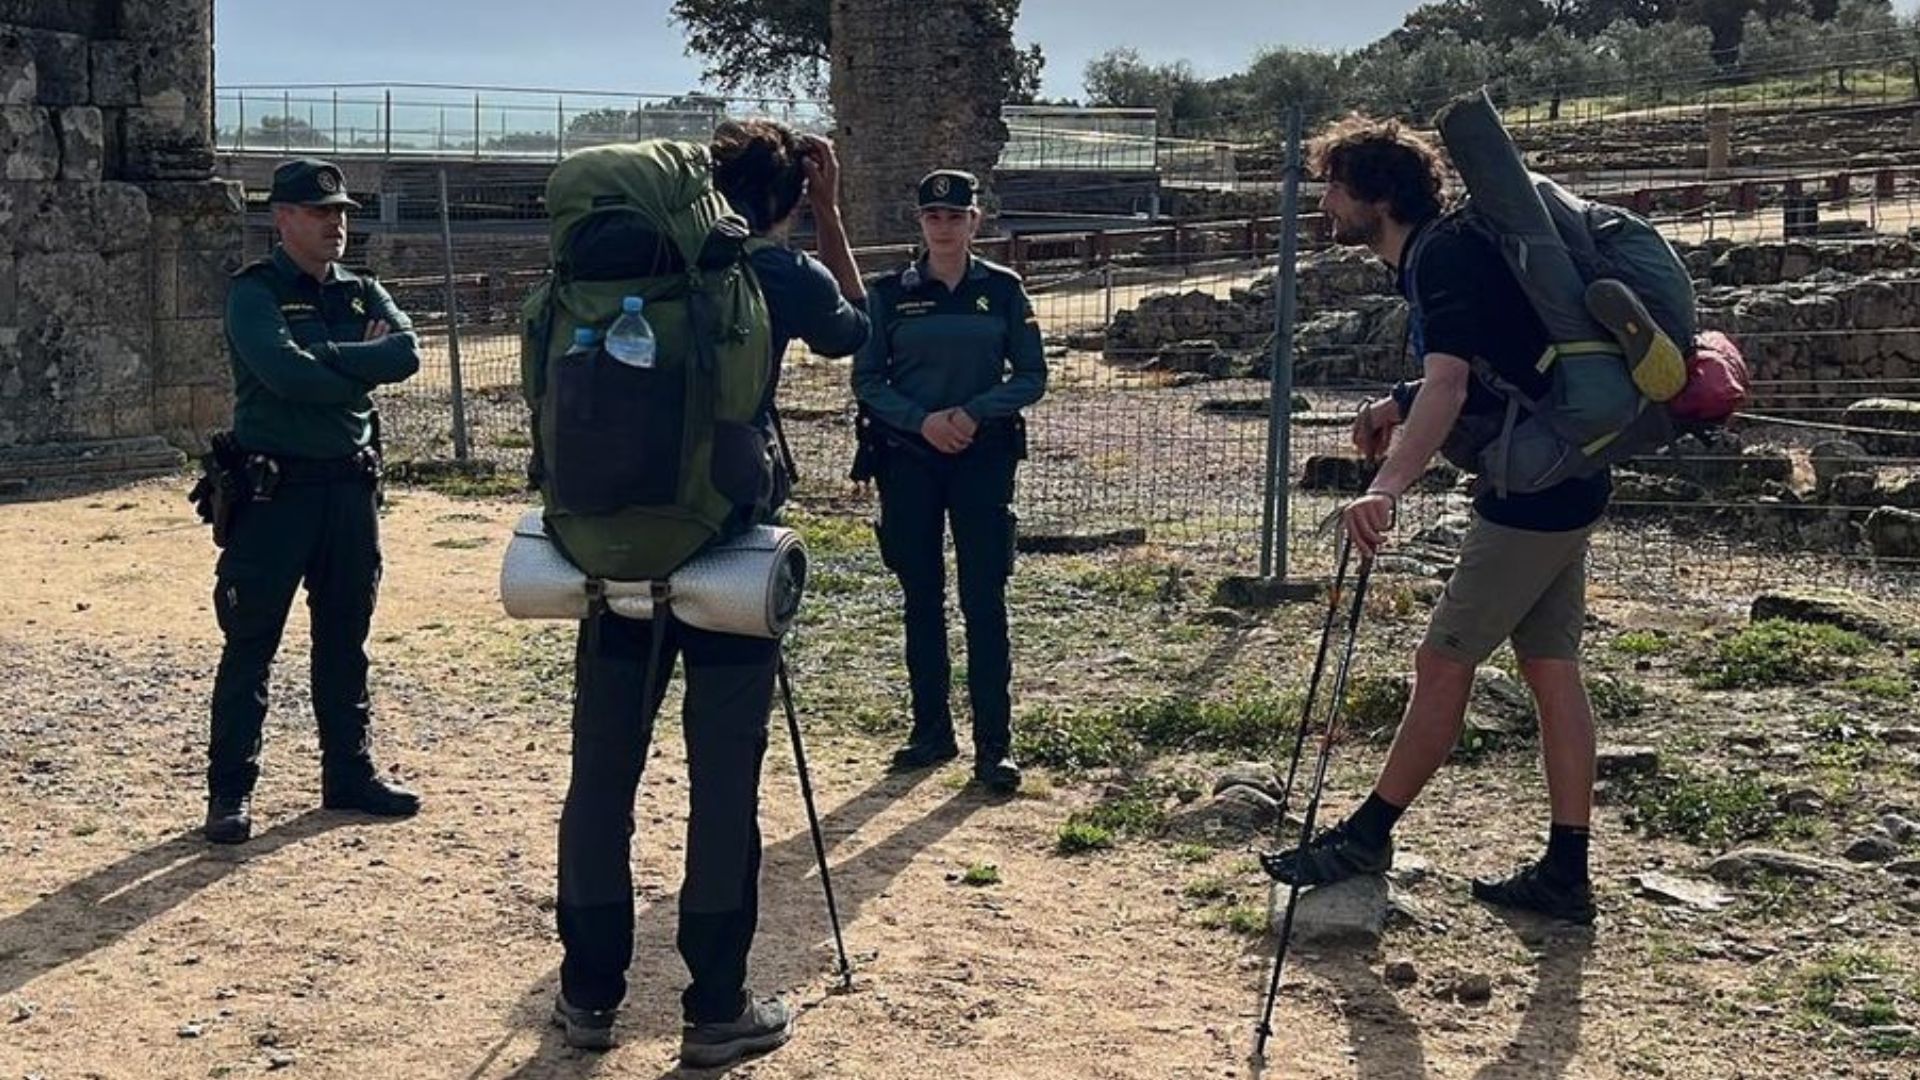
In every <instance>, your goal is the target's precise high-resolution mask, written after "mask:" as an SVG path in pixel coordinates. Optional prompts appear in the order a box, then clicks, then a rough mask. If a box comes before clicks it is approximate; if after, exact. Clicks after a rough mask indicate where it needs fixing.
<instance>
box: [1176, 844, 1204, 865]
mask: <svg viewBox="0 0 1920 1080" xmlns="http://www.w3.org/2000/svg"><path fill="white" fill-rule="evenodd" d="M1169 854H1171V855H1172V856H1173V857H1174V859H1175V860H1177V861H1179V862H1183V863H1186V864H1187V865H1188V866H1193V865H1196V864H1199V863H1203V862H1206V861H1207V860H1209V859H1211V858H1213V849H1212V848H1210V847H1208V846H1207V845H1205V844H1175V845H1174V846H1173V850H1172V851H1171V852H1170V853H1169Z"/></svg>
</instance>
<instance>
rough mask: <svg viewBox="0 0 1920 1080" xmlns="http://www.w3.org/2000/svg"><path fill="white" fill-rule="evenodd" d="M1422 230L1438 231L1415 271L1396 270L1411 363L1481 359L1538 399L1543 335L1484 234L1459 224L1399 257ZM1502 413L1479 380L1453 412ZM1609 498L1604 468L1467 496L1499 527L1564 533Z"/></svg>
mask: <svg viewBox="0 0 1920 1080" xmlns="http://www.w3.org/2000/svg"><path fill="white" fill-rule="evenodd" d="M1428 229H1432V230H1435V231H1434V233H1433V235H1432V236H1431V237H1428V238H1426V239H1425V241H1424V242H1423V243H1421V245H1420V248H1419V251H1418V255H1419V259H1420V263H1419V265H1418V266H1414V267H1408V266H1405V265H1403V266H1402V267H1401V269H1400V292H1401V295H1403V296H1405V297H1407V299H1408V300H1409V301H1410V302H1411V304H1412V312H1411V317H1412V319H1413V322H1412V324H1411V325H1410V328H1409V336H1410V338H1411V339H1412V342H1413V345H1414V351H1415V354H1416V356H1417V357H1419V359H1420V360H1421V361H1422V362H1424V360H1425V358H1426V356H1427V354H1429V353H1446V354H1448V355H1449V356H1457V357H1459V358H1460V359H1462V360H1467V361H1472V360H1474V359H1476V358H1478V359H1483V360H1485V361H1486V362H1487V364H1488V365H1489V366H1490V367H1492V368H1493V370H1494V372H1495V373H1496V374H1498V375H1499V376H1500V378H1502V379H1504V380H1505V381H1507V382H1508V383H1511V384H1512V385H1514V386H1516V387H1518V388H1520V390H1521V391H1522V392H1524V393H1526V394H1527V395H1529V396H1532V397H1538V396H1539V395H1540V394H1542V393H1543V392H1545V390H1546V387H1547V377H1546V376H1545V375H1544V374H1543V373H1541V372H1540V370H1539V369H1538V368H1537V367H1536V366H1535V365H1536V364H1537V363H1538V362H1539V360H1540V356H1541V354H1542V353H1544V352H1546V349H1547V331H1546V328H1545V327H1544V326H1542V325H1541V322H1540V316H1539V315H1538V314H1537V313H1536V312H1535V311H1534V310H1533V305H1532V304H1531V303H1529V302H1528V300H1527V296H1526V293H1524V292H1522V291H1521V289H1520V283H1519V282H1518V281H1516V280H1514V277H1513V272H1512V271H1511V270H1509V269H1508V267H1507V264H1506V261H1505V260H1504V259H1502V258H1501V257H1500V253H1499V251H1497V250H1495V248H1494V246H1493V243H1492V241H1490V240H1489V239H1488V238H1487V237H1486V235H1485V234H1483V233H1481V232H1479V231H1477V230H1475V229H1472V228H1468V227H1465V224H1464V223H1463V222H1462V221H1461V220H1460V219H1459V218H1457V217H1452V218H1441V219H1438V220H1436V221H1434V222H1432V223H1430V224H1428V225H1423V226H1421V227H1420V228H1419V229H1416V230H1415V231H1414V233H1413V235H1412V236H1409V237H1408V238H1407V247H1406V250H1407V251H1409V252H1412V251H1414V244H1415V242H1416V241H1418V240H1420V239H1421V234H1422V233H1424V232H1425V231H1426V230H1428ZM1409 279H1411V280H1409ZM1416 293H1417V295H1416ZM1417 385H1418V384H1417V383H1412V384H1402V385H1401V386H1399V387H1396V388H1395V392H1394V398H1395V399H1396V400H1397V401H1399V402H1400V403H1401V406H1402V409H1403V411H1404V410H1405V408H1406V407H1407V405H1408V404H1409V403H1410V402H1411V401H1412V394H1413V391H1414V389H1415V388H1416V387H1417ZM1506 407H1507V403H1506V398H1505V397H1504V396H1503V395H1502V394H1501V393H1500V392H1499V391H1498V390H1495V389H1493V388H1492V387H1490V386H1488V385H1486V383H1484V382H1482V381H1481V380H1480V379H1479V378H1477V377H1476V378H1474V379H1473V380H1472V381H1471V382H1470V383H1469V385H1468V390H1467V400H1466V404H1464V405H1463V406H1461V410H1460V411H1461V414H1462V415H1463V416H1466V415H1473V416H1479V415H1483V414H1487V413H1502V412H1505V410H1506ZM1612 494H1613V481H1612V478H1611V477H1610V476H1609V474H1608V472H1607V470H1605V469H1602V470H1600V471H1599V472H1597V473H1595V474H1593V475H1592V476H1584V477H1580V478H1578V479H1575V480H1568V481H1566V482H1565V483H1561V484H1556V485H1554V486H1553V487H1550V488H1548V489H1546V490H1545V491H1539V492H1535V493H1533V494H1530V495H1518V494H1511V495H1508V496H1506V497H1505V498H1502V497H1500V496H1499V495H1498V494H1496V493H1495V492H1493V491H1491V490H1488V491H1485V492H1483V493H1481V494H1480V495H1479V496H1478V497H1477V498H1475V499H1474V502H1473V508H1474V510H1475V511H1477V512H1478V513H1479V514H1480V516H1481V517H1484V518H1486V519H1487V520H1488V521H1491V522H1493V523H1495V524H1497V525H1505V526H1508V527H1509V528H1515V529H1530V530H1533V531H1536V532H1566V531H1569V530H1572V529H1583V528H1586V527H1587V526H1588V525H1591V524H1593V523H1594V522H1595V521H1598V520H1599V519H1600V515H1601V514H1603V513H1605V512H1606V509H1607V500H1608V499H1609V498H1610V497H1611V496H1612Z"/></svg>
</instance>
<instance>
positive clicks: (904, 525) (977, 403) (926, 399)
mask: <svg viewBox="0 0 1920 1080" xmlns="http://www.w3.org/2000/svg"><path fill="white" fill-rule="evenodd" d="M978 187H979V184H978V182H977V181H976V180H975V179H974V178H973V176H971V175H969V174H968V173H964V172H960V171H958V170H953V169H941V170H938V171H936V172H933V173H930V174H928V175H927V177H926V178H925V179H924V180H922V181H921V182H920V188H919V210H920V231H921V235H922V237H923V238H924V240H925V249H926V250H925V254H924V256H923V257H921V258H920V259H918V260H917V261H915V262H913V263H911V264H909V265H908V266H906V267H903V268H902V269H900V270H897V271H895V272H893V273H891V274H886V275H883V276H881V277H880V278H878V279H876V280H875V281H874V282H873V283H872V286H871V288H870V290H869V293H868V296H869V300H868V305H869V306H868V314H869V315H870V316H871V318H872V321H873V332H872V335H871V336H870V337H869V338H868V339H867V344H866V347H865V348H863V349H862V350H861V351H860V352H859V354H858V355H857V356H856V357H855V359H854V362H853V391H854V395H855V396H856V397H857V398H858V399H859V401H860V405H861V413H862V420H861V426H862V444H863V449H864V452H865V453H864V456H865V457H866V458H867V460H868V462H869V463H870V464H869V467H868V468H866V469H857V470H856V475H859V474H864V473H870V474H871V475H872V477H873V479H874V480H875V481H876V482H877V483H878V485H879V488H880V522H879V530H878V531H879V536H880V554H881V557H882V558H883V559H884V560H885V562H886V564H887V566H888V568H889V569H891V570H892V571H893V572H894V574H895V575H896V576H898V577H899V579H900V590H901V592H902V593H903V594H904V596H905V600H906V630H907V633H906V637H907V671H908V675H909V679H910V682H911V685H912V690H913V732H912V735H911V736H910V737H909V738H908V741H907V745H906V746H905V747H904V748H903V749H901V750H900V751H899V752H898V753H897V754H895V755H894V766H895V768H899V769H918V768H925V767H927V766H930V765H936V764H939V763H941V762H944V761H949V760H951V759H953V758H954V757H956V756H958V754H959V747H958V746H957V745H956V744H955V741H954V735H953V716H952V713H951V712H950V711H949V708H948V702H947V688H948V683H949V680H950V677H951V665H950V663H949V661H948V659H947V627H946V566H945V559H944V554H943V553H944V547H945V539H946V524H947V522H948V521H949V520H950V521H951V522H952V525H953V546H954V549H955V551H956V552H957V555H958V563H959V574H960V610H961V613H962V614H963V615H964V616H965V619H966V627H967V696H968V698H969V699H970V700H971V702H972V705H973V744H974V770H973V771H974V776H975V777H976V778H978V779H979V780H980V781H982V782H983V783H985V784H986V785H987V786H989V787H991V788H993V789H994V790H996V791H1003V792H1004V791H1012V790H1014V789H1016V788H1018V787H1019V785H1020V770H1019V768H1018V767H1017V766H1016V765H1015V764H1014V761H1013V756H1012V744H1013V732H1012V705H1011V702H1010V700H1009V697H1008V685H1009V683H1010V682H1011V681H1012V661H1011V658H1010V656H1009V649H1008V643H1007V601H1006V586H1007V576H1008V574H1009V573H1011V572H1012V569H1013V547H1014V515H1013V511H1012V509H1011V506H1010V504H1011V503H1012V502H1013V476H1014V469H1015V467H1016V465H1017V463H1018V462H1019V460H1020V459H1021V458H1022V457H1024V456H1025V453H1026V451H1025V430H1024V427H1023V426H1022V424H1021V421H1020V410H1021V409H1022V408H1024V407H1026V406H1028V405H1031V404H1033V403H1034V402H1035V401H1038V400H1039V399H1040V395H1041V393H1042V392H1043V391H1044V390H1045V389H1046V385H1047V364H1046V358H1045V355H1044V353H1043V351H1042V349H1041V344H1040V328H1039V325H1038V324H1037V322H1036V321H1035V319H1034V315H1033V304H1032V302H1031V301H1030V300H1029V299H1028V298H1027V294H1026V290H1025V289H1023V288H1022V287H1021V284H1020V277H1019V275H1018V274H1015V273H1014V272H1013V271H1011V270H1009V269H1007V268H1006V267H1003V266H996V265H994V264H993V263H990V262H987V261H985V260H984V259H980V258H978V257H977V256H975V255H974V254H973V253H972V250H971V246H970V245H971V243H972V240H973V237H974V234H975V233H976V232H977V231H978V230H979V228H980V208H979V206H978V204H977V202H976V199H975V193H976V191H977V189H978Z"/></svg>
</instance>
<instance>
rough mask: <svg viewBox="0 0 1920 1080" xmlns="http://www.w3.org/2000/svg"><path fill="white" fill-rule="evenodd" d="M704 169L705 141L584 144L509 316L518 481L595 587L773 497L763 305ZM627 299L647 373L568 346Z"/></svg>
mask: <svg viewBox="0 0 1920 1080" xmlns="http://www.w3.org/2000/svg"><path fill="white" fill-rule="evenodd" d="M712 171H713V170H712V160H711V157H710V156H709V154H708V151H707V148H706V147H705V146H702V145H699V144H695V143H682V142H669V141H665V140H656V141H651V142H643V143H630V144H624V145H618V146H600V147H594V148H592V149H588V150H581V151H579V152H577V153H574V154H571V155H569V156H568V157H567V158H566V159H565V160H563V161H561V162H560V164H559V165H558V166H557V167H555V169H554V171H553V174H552V176H551V177H550V178H549V179H548V181H547V213H548V215H549V216H550V218H551V243H552V253H551V258H552V266H551V273H550V275H549V277H548V279H547V281H546V282H545V283H543V284H542V285H541V286H540V287H539V288H537V289H536V290H534V292H533V294H532V295H531V296H529V297H528V298H527V301H526V303H525V305H524V307H523V309H522V314H523V316H524V320H523V333H522V337H521V387H522V391H523V392H524V393H525V395H526V398H527V404H528V405H529V406H530V408H531V412H532V416H533V461H532V464H531V466H530V468H529V475H530V478H531V479H532V480H533V482H534V484H535V485H536V486H537V487H538V488H539V490H540V494H541V496H542V498H543V500H544V501H545V504H546V523H547V533H548V535H549V536H550V537H552V539H553V541H554V542H555V543H556V544H557V545H558V546H559V547H560V549H561V551H562V552H564V553H565V554H566V556H567V558H568V559H569V560H570V561H572V562H573V564H574V565H575V566H577V567H579V568H580V569H581V570H582V571H584V572H585V573H586V574H587V575H588V576H589V577H592V578H598V579H602V580H614V581H641V580H662V579H664V578H665V577H666V575H668V574H669V573H671V572H672V571H673V570H674V569H676V568H677V567H679V566H680V564H682V563H684V562H685V561H686V560H687V559H689V558H690V557H692V556H693V555H694V554H695V553H696V552H698V551H699V550H700V549H701V548H703V547H705V546H706V545H707V544H709V543H711V542H712V541H714V540H715V539H718V538H721V537H724V536H726V535H728V534H730V533H733V532H736V531H739V530H743V529H745V528H748V527H750V526H752V525H754V524H757V523H758V521H759V520H760V519H761V518H762V517H763V516H764V513H765V508H766V506H767V503H768V500H769V499H770V497H771V493H772V486H773V485H772V472H771V457H770V455H769V449H768V445H767V440H766V438H765V437H764V435H763V434H762V432H761V430H760V429H759V428H758V427H757V426H756V420H757V419H758V416H759V414H760V413H761V411H762V410H763V409H764V407H765V402H766V397H767V393H768V386H769V382H770V380H771V377H772V356H771V350H770V345H771V339H770V329H769V325H768V321H767V304H766V299H765V297H764V296H763V295H762V294H761V291H760V286H759V283H758V281H757V280H756V279H755V278H754V275H753V272H752V270H751V269H750V268H749V267H748V264H747V261H746V255H745V243H746V240H747V232H748V230H747V225H746V222H745V221H743V220H742V219H741V218H740V217H739V216H738V215H737V214H735V213H734V212H733V210H732V209H731V208H730V207H729V206H728V204H727V201H726V199H725V197H724V196H722V195H721V194H720V193H719V192H717V191H715V190H714V188H713V182H712ZM628 296H639V297H641V298H643V299H644V301H645V310H644V314H645V317H646V319H647V321H648V322H649V323H650V324H651V325H652V327H653V332H654V336H655V338H656V340H657V350H658V351H657V356H656V360H655V365H654V366H653V367H652V368H647V369H641V368H633V367H629V366H627V365H625V364H622V363H620V362H619V361H616V360H614V359H613V358H612V357H611V356H609V355H607V353H606V352H605V350H604V349H603V348H602V347H600V346H599V345H595V346H593V347H592V348H591V349H590V350H587V351H581V350H575V349H574V341H575V336H574V331H575V330H576V329H578V328H580V327H591V328H592V329H593V330H594V331H596V337H597V338H599V339H604V337H605V334H606V331H607V329H608V327H610V326H611V325H612V324H613V322H614V320H615V319H616V318H618V317H619V315H620V312H621V302H622V300H623V299H624V298H626V297H628Z"/></svg>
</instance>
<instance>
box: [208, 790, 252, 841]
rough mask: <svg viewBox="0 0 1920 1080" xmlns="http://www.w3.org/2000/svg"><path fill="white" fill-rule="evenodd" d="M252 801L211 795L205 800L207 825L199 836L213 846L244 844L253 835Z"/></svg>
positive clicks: (241, 797) (243, 797) (240, 796)
mask: <svg viewBox="0 0 1920 1080" xmlns="http://www.w3.org/2000/svg"><path fill="white" fill-rule="evenodd" d="M251 801H252V800H250V799H249V798H248V797H247V796H245V795H212V796H208V798H207V823H206V824H205V825H203V826H201V829H200V832H201V835H203V836H205V837H206V838H207V842H208V843H213V844H244V843H246V841H247V838H248V837H250V836H252V835H253V813H252V807H251V806H250V803H251Z"/></svg>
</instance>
